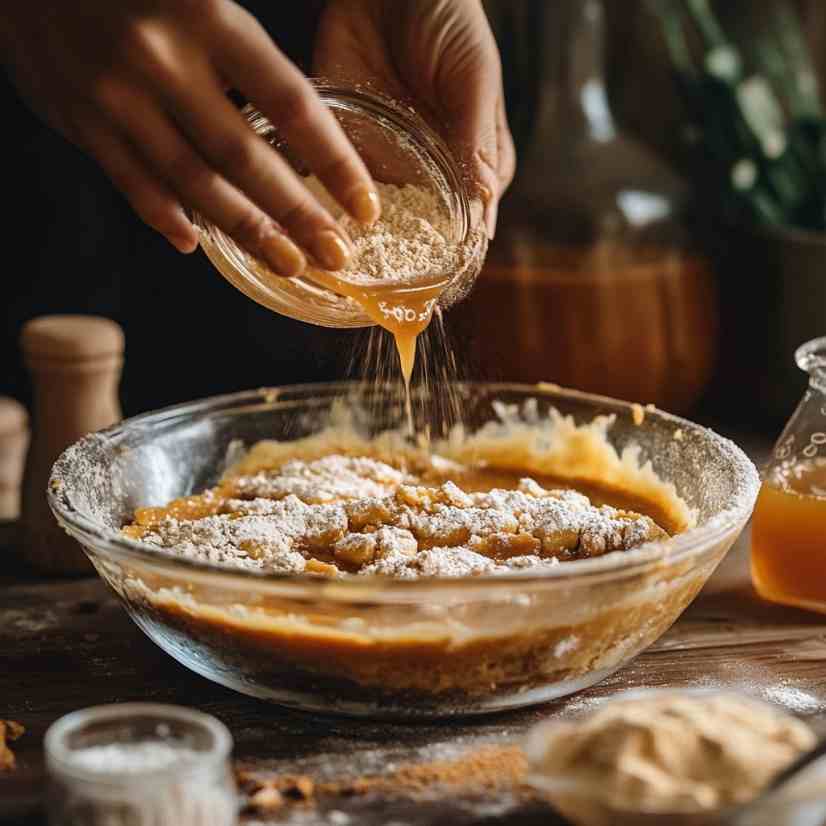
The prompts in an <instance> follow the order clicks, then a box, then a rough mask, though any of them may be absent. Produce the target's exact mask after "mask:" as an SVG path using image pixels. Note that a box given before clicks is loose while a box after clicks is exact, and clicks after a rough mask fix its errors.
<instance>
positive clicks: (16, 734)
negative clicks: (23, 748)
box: [0, 720, 26, 771]
mask: <svg viewBox="0 0 826 826" xmlns="http://www.w3.org/2000/svg"><path fill="white" fill-rule="evenodd" d="M25 731H26V729H25V728H23V726H22V725H20V723H17V722H15V721H14V720H0V771H10V770H11V769H13V768H14V767H15V764H16V760H15V757H14V752H13V751H12V750H11V749H10V748H9V746H8V744H9V743H11V742H13V741H15V740H18V739H19V738H20V737H22V736H23V734H24V733H25Z"/></svg>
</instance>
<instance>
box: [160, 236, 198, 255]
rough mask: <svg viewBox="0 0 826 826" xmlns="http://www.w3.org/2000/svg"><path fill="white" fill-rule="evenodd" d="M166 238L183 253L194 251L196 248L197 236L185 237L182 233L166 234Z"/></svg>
mask: <svg viewBox="0 0 826 826" xmlns="http://www.w3.org/2000/svg"><path fill="white" fill-rule="evenodd" d="M166 240H167V241H169V243H170V244H172V246H173V247H175V249H176V250H178V252H182V253H184V254H188V253H190V252H195V250H196V249H197V248H198V239H197V238H185V237H184V236H182V235H167V236H166Z"/></svg>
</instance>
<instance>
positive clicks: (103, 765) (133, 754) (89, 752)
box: [70, 740, 199, 774]
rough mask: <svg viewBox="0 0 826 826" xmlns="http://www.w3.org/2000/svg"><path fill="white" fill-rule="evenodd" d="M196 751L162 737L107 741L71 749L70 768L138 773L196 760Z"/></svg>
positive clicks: (110, 772)
mask: <svg viewBox="0 0 826 826" xmlns="http://www.w3.org/2000/svg"><path fill="white" fill-rule="evenodd" d="M198 757H199V753H198V752H197V751H194V750H193V749H190V748H187V747H186V746H180V745H177V744H174V743H170V742H168V741H163V740H150V741H146V742H144V743H109V744H107V745H105V746H89V747H88V748H85V749H79V750H78V751H75V752H72V756H71V758H70V762H71V765H72V767H73V768H78V769H83V770H84V771H89V772H99V773H100V774H140V773H142V772H155V771H161V770H163V769H170V768H178V767H179V766H181V765H183V764H186V763H190V764H191V763H192V762H194V761H195V760H197V759H198Z"/></svg>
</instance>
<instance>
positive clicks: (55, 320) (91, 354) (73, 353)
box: [20, 315, 124, 363]
mask: <svg viewBox="0 0 826 826" xmlns="http://www.w3.org/2000/svg"><path fill="white" fill-rule="evenodd" d="M20 347H21V349H22V350H23V353H24V355H25V356H26V360H27V361H29V362H31V361H32V360H34V361H40V360H46V361H59V362H66V363H71V362H77V361H87V360H89V359H98V358H101V357H105V356H117V355H120V354H122V353H123V348H124V335H123V330H122V329H121V327H120V325H119V324H117V323H116V322H114V321H112V320H111V319H108V318H103V317H101V316H93V315H48V316H40V317H38V318H33V319H31V320H30V321H27V322H26V323H25V324H24V325H23V330H22V332H21V334H20Z"/></svg>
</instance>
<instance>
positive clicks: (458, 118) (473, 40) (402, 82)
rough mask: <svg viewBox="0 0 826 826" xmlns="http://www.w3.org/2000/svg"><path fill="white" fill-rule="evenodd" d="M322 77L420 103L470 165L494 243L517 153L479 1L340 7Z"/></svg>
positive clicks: (385, 1)
mask: <svg viewBox="0 0 826 826" xmlns="http://www.w3.org/2000/svg"><path fill="white" fill-rule="evenodd" d="M314 71H315V72H316V73H317V74H319V75H322V76H323V77H325V78H329V79H331V80H339V81H345V82H348V83H363V84H369V85H371V86H373V87H374V88H375V89H377V90H379V91H381V92H384V93H385V94H387V95H389V96H390V97H393V98H396V99H398V100H401V101H405V102H411V103H412V104H413V105H414V106H415V108H416V109H417V110H419V112H420V113H421V114H423V115H424V117H425V118H426V119H427V120H428V121H429V122H430V124H431V125H432V126H434V128H436V130H437V131H438V132H440V133H441V135H442V136H443V137H444V138H445V140H446V141H447V142H448V144H449V146H450V147H451V149H452V150H453V152H454V154H455V155H456V156H457V158H458V159H459V161H460V162H461V163H462V165H463V167H464V169H465V171H466V174H467V179H468V183H469V185H470V188H471V192H472V193H473V194H478V195H479V196H480V197H481V198H482V200H483V202H484V203H485V224H486V227H487V230H488V235H489V236H490V237H491V238H492V237H493V234H494V231H495V227H496V215H497V207H498V202H499V197H500V196H501V195H502V193H503V192H504V191H505V189H506V188H507V186H508V184H510V182H511V179H512V178H513V174H514V169H515V166H516V153H515V151H514V146H513V140H512V138H511V134H510V130H509V129H508V124H507V119H506V115H505V101H504V93H503V90H502V78H501V65H500V61H499V52H498V50H497V48H496V42H495V41H494V38H493V35H492V33H491V31H490V27H489V26H488V21H487V18H486V17H485V13H484V10H483V8H482V5H481V3H480V2H479V0H415V2H413V1H412V0H401V1H400V0H330V2H329V3H328V4H327V6H326V8H325V10H324V13H323V14H322V17H321V22H320V26H319V31H318V37H317V40H316V47H315V65H314Z"/></svg>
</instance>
